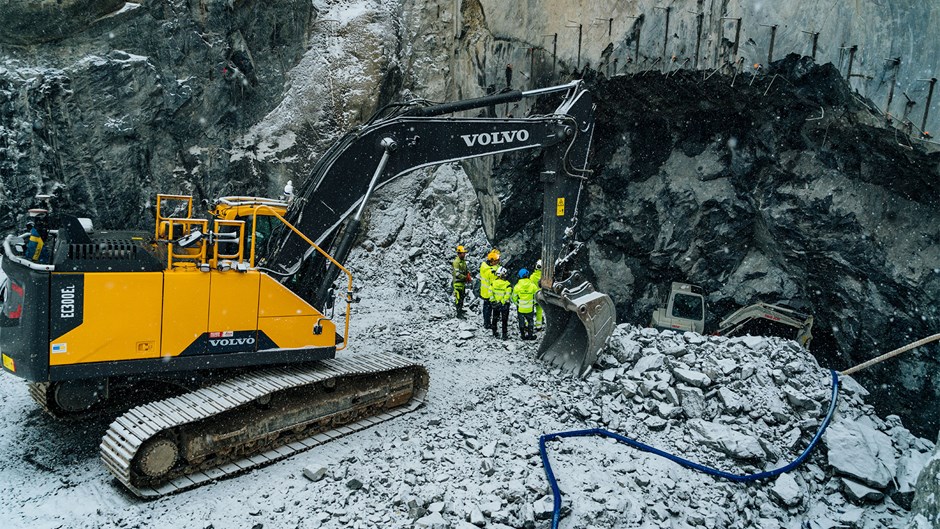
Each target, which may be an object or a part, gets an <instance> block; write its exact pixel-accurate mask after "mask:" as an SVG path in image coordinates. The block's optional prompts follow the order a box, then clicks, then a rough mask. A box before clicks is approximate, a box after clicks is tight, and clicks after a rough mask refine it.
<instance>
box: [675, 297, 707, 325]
mask: <svg viewBox="0 0 940 529" xmlns="http://www.w3.org/2000/svg"><path fill="white" fill-rule="evenodd" d="M704 309H705V307H704V300H703V299H702V298H701V297H699V296H690V295H688V294H676V297H675V298H674V299H673V301H672V317H674V318H682V319H685V320H701V319H702V318H703V317H704V314H705V312H704Z"/></svg>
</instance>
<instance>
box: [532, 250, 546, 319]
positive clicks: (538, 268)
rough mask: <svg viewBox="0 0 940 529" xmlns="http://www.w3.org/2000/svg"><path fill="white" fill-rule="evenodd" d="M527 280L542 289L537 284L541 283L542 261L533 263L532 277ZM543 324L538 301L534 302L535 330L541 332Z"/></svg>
mask: <svg viewBox="0 0 940 529" xmlns="http://www.w3.org/2000/svg"><path fill="white" fill-rule="evenodd" d="M529 279H530V280H532V282H533V283H535V286H536V287H538V288H539V290H541V289H542V285H540V284H539V282H540V281H542V260H541V259H539V260H538V261H536V262H535V271H533V272H532V275H530V276H529ZM544 325H545V322H544V321H543V320H542V306H541V305H539V303H538V301H536V302H535V330H537V331H541V330H542V328H543V327H544Z"/></svg>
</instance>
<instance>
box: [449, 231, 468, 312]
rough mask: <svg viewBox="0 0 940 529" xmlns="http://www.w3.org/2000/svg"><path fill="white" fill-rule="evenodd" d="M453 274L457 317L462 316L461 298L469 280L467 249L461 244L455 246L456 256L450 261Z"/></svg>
mask: <svg viewBox="0 0 940 529" xmlns="http://www.w3.org/2000/svg"><path fill="white" fill-rule="evenodd" d="M451 266H452V268H453V272H454V276H453V283H454V305H456V307H457V317H458V318H463V317H464V312H463V298H464V296H465V295H466V293H467V283H469V282H470V271H469V270H467V249H466V248H464V247H463V245H462V244H461V245H458V246H457V257H454V260H453V262H452V263H451Z"/></svg>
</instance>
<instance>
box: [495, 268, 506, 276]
mask: <svg viewBox="0 0 940 529" xmlns="http://www.w3.org/2000/svg"><path fill="white" fill-rule="evenodd" d="M508 273H509V271H508V270H506V269H505V268H503V267H502V266H501V267H499V268H498V269H497V270H496V275H498V276H499V277H506V274H508Z"/></svg>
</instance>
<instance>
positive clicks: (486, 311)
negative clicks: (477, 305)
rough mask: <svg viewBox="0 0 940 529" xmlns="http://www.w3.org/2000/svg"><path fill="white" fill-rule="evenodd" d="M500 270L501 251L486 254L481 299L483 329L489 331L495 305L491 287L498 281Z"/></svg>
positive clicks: (482, 264) (482, 272)
mask: <svg viewBox="0 0 940 529" xmlns="http://www.w3.org/2000/svg"><path fill="white" fill-rule="evenodd" d="M498 268H499V250H497V249H496V248H493V249H492V250H490V253H488V254H486V259H485V260H484V261H483V262H482V263H480V299H482V300H483V328H484V329H489V328H492V326H493V321H492V319H491V318H492V315H493V314H492V313H493V304H492V302H491V300H490V298H491V297H492V296H493V291H492V290H491V289H490V285H491V284H492V283H493V280H495V279H496V270H497V269H498Z"/></svg>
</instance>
